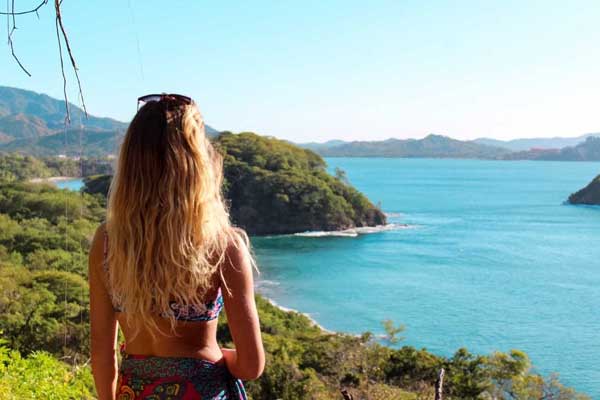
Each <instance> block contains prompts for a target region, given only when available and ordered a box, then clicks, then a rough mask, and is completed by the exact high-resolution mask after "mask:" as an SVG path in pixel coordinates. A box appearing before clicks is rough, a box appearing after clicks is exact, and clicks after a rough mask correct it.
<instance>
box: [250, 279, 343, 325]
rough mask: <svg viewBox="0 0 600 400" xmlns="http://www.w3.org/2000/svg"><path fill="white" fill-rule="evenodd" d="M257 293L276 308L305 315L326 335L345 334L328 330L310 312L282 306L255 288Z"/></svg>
mask: <svg viewBox="0 0 600 400" xmlns="http://www.w3.org/2000/svg"><path fill="white" fill-rule="evenodd" d="M257 293H258V294H259V295H260V296H262V298H264V299H265V300H267V301H268V302H269V304H271V305H272V306H273V307H276V308H278V309H280V310H281V311H283V312H286V313H296V314H299V315H303V316H305V317H306V318H308V320H309V321H310V322H311V324H312V325H313V326H315V327H317V328H319V329H320V330H321V331H323V333H325V334H328V335H339V334H345V333H343V332H336V331H332V330H329V329H327V328H325V327H324V326H323V325H321V324H319V323H318V322H317V320H315V319H314V318H313V317H311V316H310V314H308V313H305V312H301V311H298V310H296V309H293V308H289V307H285V306H282V305H281V304H278V303H277V302H276V301H275V300H273V299H272V298H270V297H268V296H267V295H265V294H264V293H262V292H260V291H258V290H257Z"/></svg>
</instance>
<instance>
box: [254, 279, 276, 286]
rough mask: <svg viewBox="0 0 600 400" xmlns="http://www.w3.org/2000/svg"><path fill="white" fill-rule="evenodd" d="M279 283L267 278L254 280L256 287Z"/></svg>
mask: <svg viewBox="0 0 600 400" xmlns="http://www.w3.org/2000/svg"><path fill="white" fill-rule="evenodd" d="M279 285H280V283H279V282H276V281H270V280H268V279H257V280H256V286H257V287H265V286H269V287H271V286H279Z"/></svg>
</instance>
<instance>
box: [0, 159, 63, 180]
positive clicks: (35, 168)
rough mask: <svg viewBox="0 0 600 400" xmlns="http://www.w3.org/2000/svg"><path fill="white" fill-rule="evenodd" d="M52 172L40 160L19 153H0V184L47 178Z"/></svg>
mask: <svg viewBox="0 0 600 400" xmlns="http://www.w3.org/2000/svg"><path fill="white" fill-rule="evenodd" d="M51 174H52V172H51V170H50V169H49V168H48V167H47V166H46V165H45V164H44V163H43V162H42V161H40V160H38V159H36V158H34V157H31V156H24V155H21V154H17V153H10V154H2V153H0V182H14V181H17V180H24V179H31V178H47V177H49V176H52V175H51Z"/></svg>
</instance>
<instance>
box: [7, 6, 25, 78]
mask: <svg viewBox="0 0 600 400" xmlns="http://www.w3.org/2000/svg"><path fill="white" fill-rule="evenodd" d="M6 11H7V12H6V13H1V14H2V15H6V31H7V32H8V46H9V47H10V54H12V57H13V58H14V59H15V61H16V62H17V64H19V67H21V69H22V70H23V72H25V73H26V74H27V76H31V74H30V73H29V71H27V68H25V66H24V65H23V63H21V60H19V57H17V54H16V53H15V47H14V45H13V40H12V37H13V33H15V30H16V29H17V24H16V20H15V12H14V11H15V0H12V9H11V8H9V3H8V0H6ZM11 15H12V28H11V26H10V17H11Z"/></svg>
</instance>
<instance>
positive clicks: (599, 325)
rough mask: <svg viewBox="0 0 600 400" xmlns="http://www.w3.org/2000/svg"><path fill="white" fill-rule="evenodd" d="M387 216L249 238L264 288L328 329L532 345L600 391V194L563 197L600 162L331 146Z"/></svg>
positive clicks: (493, 345) (581, 386)
mask: <svg viewBox="0 0 600 400" xmlns="http://www.w3.org/2000/svg"><path fill="white" fill-rule="evenodd" d="M327 162H328V164H329V168H330V170H331V171H333V169H334V168H335V167H339V168H342V169H343V170H345V171H346V173H347V176H348V179H349V181H350V182H351V183H352V184H353V185H354V186H356V187H357V188H358V189H359V190H361V191H362V192H363V193H365V194H366V195H367V196H368V197H369V198H370V199H371V200H372V201H373V202H374V203H380V204H381V207H382V209H383V210H384V211H385V212H386V213H388V215H389V216H390V217H389V219H390V222H393V223H397V224H406V225H407V226H406V227H399V228H398V229H394V230H388V231H384V232H380V233H372V234H366V235H358V236H356V237H332V236H326V235H322V234H321V235H314V236H315V237H306V236H294V235H290V236H273V237H255V238H252V242H253V246H254V249H255V252H256V255H257V258H258V261H259V266H260V269H261V275H260V277H259V279H258V290H259V291H260V292H262V293H263V294H265V295H266V296H268V297H270V298H271V299H273V300H274V301H275V302H277V303H278V304H280V305H282V306H285V307H289V308H293V309H296V310H298V311H300V312H304V313H307V314H308V315H310V316H311V317H312V318H313V319H315V320H316V321H317V322H318V323H319V324H320V325H322V326H323V327H325V328H326V329H330V330H334V331H341V332H348V333H361V332H364V331H372V332H374V333H376V334H377V333H383V328H382V324H381V321H382V320H384V319H392V320H393V321H394V322H395V323H397V324H400V323H402V324H405V325H406V328H407V329H406V331H405V333H404V336H405V337H406V340H405V341H404V342H402V343H401V344H409V345H413V346H417V347H425V348H427V349H429V350H431V351H433V352H435V353H438V354H443V355H451V354H452V353H453V352H454V351H456V350H457V349H458V348H460V347H466V348H468V349H469V350H470V351H472V352H476V353H485V354H487V353H490V352H492V351H496V350H497V351H508V350H510V349H513V348H516V349H520V350H523V351H525V352H527V353H528V355H529V356H530V357H531V360H532V362H533V364H534V365H535V366H536V368H537V370H538V371H539V372H541V373H543V374H548V373H550V372H558V373H559V374H560V377H561V381H562V382H563V383H565V384H567V385H569V386H572V387H574V388H575V389H577V390H579V391H582V392H585V393H587V394H588V395H590V396H592V398H600V368H599V367H600V361H599V360H600V340H598V332H599V331H600V318H599V317H598V307H599V305H600V247H599V246H598V244H599V243H600V242H599V240H600V208H599V207H585V206H571V205H565V204H564V201H565V200H566V199H567V197H568V196H569V194H570V193H572V192H574V191H576V190H578V189H580V188H581V187H583V186H585V185H586V184H587V183H588V182H589V181H590V180H591V179H592V178H593V177H594V176H596V175H597V174H598V173H600V163H583V162H582V163H574V162H573V163H567V162H532V161H514V162H513V161H480V160H439V159H384V158H378V159H369V158H331V159H328V160H327Z"/></svg>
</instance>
